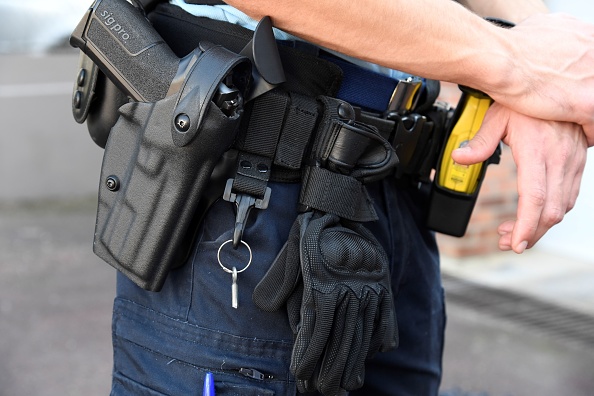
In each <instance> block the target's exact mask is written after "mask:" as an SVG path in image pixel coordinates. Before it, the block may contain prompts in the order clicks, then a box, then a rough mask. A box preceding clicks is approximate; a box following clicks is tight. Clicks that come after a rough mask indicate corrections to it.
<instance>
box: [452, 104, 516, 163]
mask: <svg viewBox="0 0 594 396" xmlns="http://www.w3.org/2000/svg"><path fill="white" fill-rule="evenodd" d="M505 114H507V112H501V111H500V109H499V107H498V105H497V104H493V106H492V107H491V108H489V110H488V111H487V114H486V115H485V119H484V120H483V123H482V125H481V128H480V129H479V131H478V132H477V133H476V135H475V136H474V137H473V138H472V139H470V141H469V142H468V145H466V146H464V147H461V148H458V149H456V150H454V151H453V152H452V159H453V160H454V162H456V163H458V164H462V165H472V164H477V163H479V162H483V161H486V160H487V159H489V157H491V156H492V155H493V153H494V152H495V150H496V149H497V147H498V146H499V143H500V142H501V140H502V139H503V137H504V136H505V130H506V126H507V119H506V117H505Z"/></svg>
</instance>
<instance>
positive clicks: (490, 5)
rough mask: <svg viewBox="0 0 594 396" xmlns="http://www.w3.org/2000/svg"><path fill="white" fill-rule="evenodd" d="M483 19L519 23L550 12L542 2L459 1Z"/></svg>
mask: <svg viewBox="0 0 594 396" xmlns="http://www.w3.org/2000/svg"><path fill="white" fill-rule="evenodd" d="M459 2H460V3H461V4H463V5H464V6H465V7H467V8H468V9H470V10H472V11H474V12H476V13H477V14H478V15H480V16H481V17H494V18H503V19H506V20H508V21H511V22H514V23H518V22H520V21H522V20H524V19H526V18H528V17H529V16H531V15H534V14H536V13H546V12H548V11H549V10H548V8H547V6H546V5H545V4H544V3H543V2H542V0H520V1H518V0H489V1H485V0H459Z"/></svg>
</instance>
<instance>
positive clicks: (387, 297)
mask: <svg viewBox="0 0 594 396" xmlns="http://www.w3.org/2000/svg"><path fill="white" fill-rule="evenodd" d="M379 300H380V301H379V310H378V311H377V312H376V316H375V319H374V320H373V323H374V331H373V334H372V338H371V342H370V346H369V352H368V354H367V357H368V358H370V357H372V356H373V355H375V354H376V353H377V352H378V351H382V352H385V351H389V350H390V349H392V348H396V347H397V346H398V323H397V320H396V312H395V310H394V300H393V299H392V295H391V294H390V293H382V294H381V295H380V296H379Z"/></svg>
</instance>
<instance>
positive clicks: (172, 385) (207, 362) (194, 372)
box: [112, 299, 296, 396]
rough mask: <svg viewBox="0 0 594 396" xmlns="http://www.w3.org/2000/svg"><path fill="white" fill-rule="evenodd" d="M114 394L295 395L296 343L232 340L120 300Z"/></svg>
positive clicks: (115, 322) (116, 319)
mask: <svg viewBox="0 0 594 396" xmlns="http://www.w3.org/2000/svg"><path fill="white" fill-rule="evenodd" d="M113 344H114V373H113V386H112V395H113V396H120V395H150V396H153V395H169V396H177V395H180V396H188V395H201V394H202V389H203V385H204V378H205V376H206V373H207V372H212V373H213V375H214V379H215V390H216V394H217V395H218V396H220V395H242V396H249V395H292V394H295V392H296V391H295V383H294V381H293V379H292V377H291V375H290V374H289V362H290V356H291V350H292V344H291V343H288V342H283V341H270V340H262V339H254V338H244V337H238V336H233V335H230V334H227V333H223V332H220V331H214V330H210V329H206V328H204V327H199V326H196V325H193V324H190V323H187V322H183V321H180V320H177V319H173V318H171V317H168V316H165V315H163V314H161V313H158V312H155V311H153V310H151V309H149V308H146V307H143V306H141V305H138V304H136V303H134V302H131V301H129V300H123V299H116V301H115V304H114V318H113Z"/></svg>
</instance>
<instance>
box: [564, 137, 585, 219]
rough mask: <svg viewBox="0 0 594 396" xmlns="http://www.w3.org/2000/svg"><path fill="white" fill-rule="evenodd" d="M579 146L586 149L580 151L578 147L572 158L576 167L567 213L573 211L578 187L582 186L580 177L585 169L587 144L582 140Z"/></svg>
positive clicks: (578, 191) (578, 190)
mask: <svg viewBox="0 0 594 396" xmlns="http://www.w3.org/2000/svg"><path fill="white" fill-rule="evenodd" d="M581 144H582V147H586V148H585V149H580V148H579V147H578V149H577V153H576V155H574V156H573V158H575V160H576V165H575V169H576V172H575V174H574V177H573V184H572V185H571V188H570V194H569V203H568V209H567V211H568V212H569V211H570V210H571V209H573V207H574V206H575V203H576V201H577V197H578V195H579V193H580V186H581V184H582V177H583V175H584V169H585V167H586V160H587V143H584V140H583V139H582V142H581Z"/></svg>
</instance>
